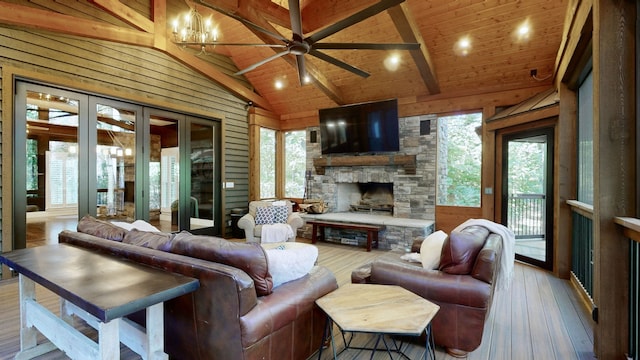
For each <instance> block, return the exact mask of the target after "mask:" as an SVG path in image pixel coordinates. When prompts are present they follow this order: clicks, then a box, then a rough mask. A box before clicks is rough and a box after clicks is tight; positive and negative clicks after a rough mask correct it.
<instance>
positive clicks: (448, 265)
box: [440, 226, 489, 275]
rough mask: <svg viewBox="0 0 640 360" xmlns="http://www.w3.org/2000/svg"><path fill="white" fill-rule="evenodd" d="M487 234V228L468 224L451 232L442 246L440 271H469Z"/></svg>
mask: <svg viewBox="0 0 640 360" xmlns="http://www.w3.org/2000/svg"><path fill="white" fill-rule="evenodd" d="M487 236H489V230H487V229H486V228H484V227H482V226H470V227H467V228H465V229H463V230H462V231H454V232H452V233H451V234H450V235H449V237H448V238H447V240H445V242H444V245H443V246H442V256H441V257H440V271H443V272H446V273H448V274H455V275H467V274H469V273H471V269H472V268H473V265H474V264H475V262H476V257H477V256H478V253H479V252H480V250H481V249H482V246H483V245H484V242H485V240H486V239H487Z"/></svg>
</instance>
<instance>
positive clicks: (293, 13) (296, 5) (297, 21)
mask: <svg viewBox="0 0 640 360" xmlns="http://www.w3.org/2000/svg"><path fill="white" fill-rule="evenodd" d="M289 17H290V18H291V31H292V32H293V35H294V36H293V39H294V40H299V41H302V13H301V12H300V1H299V0H289ZM296 35H297V36H298V37H299V39H296Z"/></svg>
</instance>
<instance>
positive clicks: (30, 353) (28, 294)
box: [15, 274, 56, 360]
mask: <svg viewBox="0 0 640 360" xmlns="http://www.w3.org/2000/svg"><path fill="white" fill-rule="evenodd" d="M18 289H19V292H20V351H19V352H18V353H17V354H16V356H15V359H17V360H22V359H32V358H34V357H37V356H40V355H42V354H46V353H48V352H51V351H53V350H55V349H56V346H55V345H54V344H53V343H51V342H46V343H43V344H40V345H38V339H37V336H38V330H37V329H36V327H35V326H33V324H32V323H31V321H30V320H29V318H30V316H29V314H30V312H29V310H28V309H29V306H28V304H27V303H28V302H35V301H36V283H35V282H34V281H33V280H31V279H29V278H28V277H26V276H24V275H22V274H19V275H18Z"/></svg>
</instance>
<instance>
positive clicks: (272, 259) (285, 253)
mask: <svg viewBox="0 0 640 360" xmlns="http://www.w3.org/2000/svg"><path fill="white" fill-rule="evenodd" d="M262 247H263V248H264V249H265V251H266V252H267V260H268V262H269V273H270V274H271V276H272V277H273V287H274V288H276V287H277V286H280V285H282V284H284V283H286V282H289V281H293V280H296V279H299V278H301V277H303V276H305V275H307V274H308V273H309V271H311V269H312V268H313V266H314V265H315V264H316V261H317V260H318V248H317V247H315V246H313V245H310V244H304V243H294V242H288V243H284V244H262Z"/></svg>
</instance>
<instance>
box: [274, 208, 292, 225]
mask: <svg viewBox="0 0 640 360" xmlns="http://www.w3.org/2000/svg"><path fill="white" fill-rule="evenodd" d="M288 218H289V214H288V212H287V206H286V205H283V206H275V205H274V206H273V223H274V224H278V223H279V224H286V223H287V219H288Z"/></svg>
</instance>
